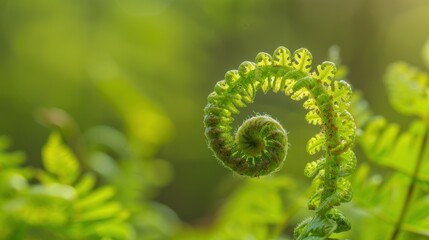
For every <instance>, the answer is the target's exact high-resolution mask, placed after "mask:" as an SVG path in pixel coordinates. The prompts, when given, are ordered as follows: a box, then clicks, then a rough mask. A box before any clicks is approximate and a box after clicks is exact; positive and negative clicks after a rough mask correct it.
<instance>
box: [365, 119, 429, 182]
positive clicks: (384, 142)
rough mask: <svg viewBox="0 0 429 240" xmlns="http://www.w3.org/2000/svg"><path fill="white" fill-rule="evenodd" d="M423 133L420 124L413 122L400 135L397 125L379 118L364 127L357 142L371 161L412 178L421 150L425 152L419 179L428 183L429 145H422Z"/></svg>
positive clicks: (423, 127) (424, 128) (424, 130)
mask: <svg viewBox="0 0 429 240" xmlns="http://www.w3.org/2000/svg"><path fill="white" fill-rule="evenodd" d="M425 132H426V124H425V123H424V122H423V121H414V122H413V123H412V124H411V126H410V127H409V129H408V130H407V131H405V132H402V133H399V127H398V125H397V124H388V123H387V121H386V120H385V119H384V118H382V117H378V118H375V119H374V120H373V121H371V122H370V123H369V124H368V125H367V127H366V128H365V131H364V132H363V134H362V136H361V137H360V138H359V143H360V145H361V146H362V148H363V150H364V152H365V154H366V155H367V156H368V158H369V159H370V160H372V161H374V162H375V163H377V164H380V165H382V166H387V167H390V168H394V169H396V170H398V171H401V172H403V173H406V174H408V175H412V173H413V169H414V165H415V163H416V162H417V158H418V156H419V153H420V151H421V149H422V148H424V149H426V150H425V154H424V155H423V161H422V164H421V168H420V171H419V175H418V178H419V179H420V180H423V181H429V175H428V174H427V171H428V170H429V143H426V146H422V144H423V137H424V134H425Z"/></svg>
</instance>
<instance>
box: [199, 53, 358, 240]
mask: <svg viewBox="0 0 429 240" xmlns="http://www.w3.org/2000/svg"><path fill="white" fill-rule="evenodd" d="M312 59H313V58H312V56H311V54H310V52H309V51H308V50H307V49H304V48H301V49H298V50H297V51H295V53H294V54H293V55H292V54H291V53H290V51H289V50H288V49H287V48H285V47H279V48H277V49H276V50H275V51H274V54H273V56H271V55H269V54H267V53H259V54H258V55H257V56H256V59H255V63H253V62H249V61H245V62H243V63H242V64H241V65H240V66H239V68H238V70H231V71H228V72H227V73H226V74H225V80H222V81H219V82H218V83H216V85H215V88H214V92H212V93H211V94H210V95H209V96H208V104H207V106H206V108H205V109H204V112H205V117H204V125H205V135H206V137H207V140H208V144H209V147H210V148H211V149H212V151H213V152H214V154H215V156H216V157H217V158H218V159H219V160H220V161H221V162H222V163H223V165H225V166H226V167H227V168H229V169H232V170H233V171H235V172H237V173H238V174H241V175H246V176H252V177H256V176H262V175H267V174H270V173H272V172H274V171H276V170H278V169H279V168H280V167H281V165H282V163H283V162H284V159H285V157H286V153H287V149H288V139H287V133H286V131H285V130H284V128H283V127H282V126H281V125H280V123H278V122H277V121H276V120H274V119H273V118H271V117H270V116H268V115H259V116H255V117H252V118H250V119H248V120H246V121H245V122H244V123H243V125H241V126H240V127H239V129H238V130H237V131H236V134H235V135H234V136H233V134H232V131H233V129H232V127H231V124H232V122H233V121H234V118H233V114H238V113H239V108H242V107H245V106H247V105H248V104H250V103H252V102H253V101H254V99H255V95H256V92H257V91H258V90H259V89H261V90H262V91H263V92H264V93H267V92H268V91H269V90H272V91H273V92H284V93H285V94H286V95H287V96H290V97H291V99H293V100H295V101H299V100H302V99H305V98H306V101H305V102H304V104H303V106H304V108H306V109H307V110H309V112H308V113H307V115H306V119H307V122H308V123H310V124H312V125H318V126H320V132H319V133H317V134H316V135H315V136H314V137H312V138H311V139H310V140H309V141H308V144H307V152H308V153H310V154H311V155H313V154H315V153H317V152H321V151H322V152H323V154H322V157H321V158H320V159H318V160H316V161H313V162H311V163H308V164H307V166H306V168H305V171H304V173H305V175H306V176H308V177H314V178H315V180H314V181H313V182H314V185H315V186H316V187H315V189H316V190H315V193H314V194H313V195H312V196H311V198H310V201H309V204H308V207H309V209H311V210H315V211H316V213H315V215H314V216H313V217H311V218H309V219H307V220H305V221H303V222H302V223H301V224H299V225H298V227H297V228H296V229H295V238H297V239H306V238H313V237H321V238H326V237H329V235H330V234H331V233H333V232H342V231H347V230H348V229H350V223H349V221H348V220H347V219H346V218H345V217H344V215H343V214H342V213H341V212H340V211H339V210H337V209H334V206H338V205H339V204H340V203H342V202H348V201H350V200H351V197H352V191H351V187H350V182H349V181H348V180H347V179H346V178H345V177H347V176H349V175H350V174H351V173H352V172H353V170H354V168H355V166H356V157H355V155H354V153H353V151H352V150H351V149H350V147H351V146H352V145H353V142H354V138H355V129H356V126H355V123H354V120H353V118H352V116H351V115H350V113H349V112H348V111H347V108H348V107H349V105H350V97H351V87H350V85H349V84H348V83H347V82H345V81H342V80H341V81H336V80H334V77H335V73H336V67H335V65H334V64H333V63H331V62H323V63H322V64H320V65H318V66H317V67H316V69H315V70H314V71H311V63H312Z"/></svg>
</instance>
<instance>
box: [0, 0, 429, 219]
mask: <svg viewBox="0 0 429 240" xmlns="http://www.w3.org/2000/svg"><path fill="white" fill-rule="evenodd" d="M428 37H429V2H428V1H426V0H360V1H358V0H355V1H344V0H335V1H334V0H300V1H296V0H273V1H256V0H235V1H225V0H205V1H201V0H181V1H174V0H116V1H115V0H73V1H71V0H64V1H53V0H45V1H30V0H1V1H0V116H1V117H0V133H1V134H5V135H8V136H10V137H11V138H12V139H13V143H14V144H13V148H14V149H20V150H24V151H25V152H26V154H27V158H28V159H29V162H30V164H32V165H35V166H38V165H40V148H41V146H42V145H43V144H44V142H45V141H46V138H47V136H48V135H49V132H50V130H49V129H48V128H46V127H43V126H42V125H40V123H38V121H37V115H38V112H39V113H40V109H41V108H44V107H57V108H61V109H64V110H65V111H66V112H68V113H69V114H70V115H71V116H73V118H74V119H75V120H76V122H77V125H78V126H79V128H80V129H81V130H82V131H85V129H88V128H90V127H92V126H95V125H100V124H101V125H109V126H113V127H115V128H117V129H120V130H123V131H126V132H128V133H131V135H132V134H133V133H134V134H135V135H136V136H140V135H143V136H144V138H145V139H146V140H148V139H149V140H148V141H147V142H144V141H140V142H139V140H141V139H139V138H138V137H137V138H136V140H135V141H134V144H136V145H139V144H141V154H142V155H145V154H147V155H151V154H155V156H156V157H157V158H161V159H165V160H167V161H168V162H169V163H171V165H172V169H173V171H174V173H173V174H174V175H173V180H172V182H171V183H170V184H169V185H168V186H167V187H166V188H164V189H163V190H162V191H161V192H160V193H159V194H158V195H157V197H156V199H157V200H158V201H160V202H162V203H164V204H166V205H167V206H169V207H171V208H172V209H173V210H174V211H175V212H176V213H177V214H178V216H179V217H180V218H181V219H182V220H184V221H186V222H188V223H190V224H201V223H204V222H205V221H207V218H210V216H211V215H212V214H213V213H214V212H215V211H216V208H217V207H218V206H219V205H220V204H221V203H222V201H223V199H224V198H225V196H227V194H228V193H229V192H231V190H232V189H234V186H236V185H237V184H238V182H240V181H241V178H240V177H237V176H236V175H234V174H232V173H231V172H230V171H227V170H226V169H224V168H222V167H221V166H220V164H218V163H217V161H216V160H215V159H214V157H213V156H212V153H211V152H210V150H209V149H208V148H207V146H206V141H205V138H204V134H203V132H204V130H203V124H202V118H203V108H204V106H205V105H206V97H207V95H208V94H209V93H210V92H211V91H212V89H213V86H214V84H215V83H216V82H217V81H218V80H221V79H222V78H223V76H224V73H225V72H226V71H227V70H230V69H236V68H237V67H238V65H239V64H240V63H241V62H242V61H244V60H251V61H253V59H254V57H255V56H256V54H257V53H258V52H260V51H266V52H269V53H271V52H272V51H273V50H274V49H275V48H276V47H278V46H280V45H283V46H286V47H288V48H289V49H291V50H292V51H293V50H295V49H297V48H299V47H306V48H308V49H309V50H310V51H311V52H312V54H313V56H314V59H315V60H314V62H315V63H320V62H322V61H324V60H325V59H326V57H327V52H328V49H329V47H330V46H332V45H338V46H340V47H341V56H342V60H343V63H344V64H345V65H347V66H348V67H349V70H350V74H349V81H350V82H351V83H352V84H353V86H354V88H355V89H360V90H362V91H363V92H364V94H365V97H366V98H367V99H368V100H369V102H370V103H371V105H372V108H373V109H374V110H375V112H377V113H381V114H383V115H385V116H388V117H390V118H391V119H393V120H396V121H399V122H403V121H406V120H405V119H401V118H400V117H399V116H398V115H396V114H395V113H394V112H393V110H392V109H391V108H390V107H389V106H388V103H387V100H386V94H385V91H384V89H383V86H382V82H381V78H382V75H383V72H384V71H385V68H386V66H387V65H388V64H389V63H391V62H393V61H396V60H404V61H407V62H409V63H410V64H414V65H417V66H422V65H423V63H422V60H421V56H420V55H421V48H422V46H423V43H424V42H425V41H426V39H427V38H428ZM110 80H115V81H119V82H123V83H119V84H118V85H117V86H116V85H109V84H108V81H110ZM121 84H122V85H121ZM121 86H122V87H123V88H121ZM130 89H131V90H130ZM134 91H136V92H134ZM133 93H134V94H136V93H138V94H136V96H134V95H132V94H133ZM138 101H143V102H146V103H147V104H148V105H144V104H143V105H138V106H146V107H147V108H149V109H156V111H158V112H159V113H162V114H160V115H156V114H155V115H153V116H152V117H151V116H147V115H145V113H147V114H149V113H148V112H150V111H149V110H148V111H146V110H147V109H141V112H139V110H138V109H136V108H133V106H132V105H133V103H135V102H138ZM121 104H122V105H121ZM121 106H122V107H123V106H129V107H130V109H131V110H130V111H135V112H134V113H135V114H137V115H138V114H143V115H144V117H143V116H140V117H141V118H138V117H136V118H133V116H134V115H133V116H128V117H126V116H125V117H124V115H126V114H129V111H128V112H127V111H126V110H124V109H123V108H121ZM121 109H122V110H121ZM254 112H260V113H269V114H271V115H272V116H274V117H276V118H277V119H279V120H280V121H281V122H282V123H283V124H284V126H285V127H286V128H287V129H288V130H289V132H290V135H289V137H290V139H291V144H292V147H291V150H290V152H289V153H288V154H289V156H288V159H287V162H286V164H285V165H284V167H283V169H282V170H281V171H282V172H285V173H287V174H289V175H291V176H293V177H295V178H298V179H304V176H303V174H302V169H303V166H304V164H305V163H306V162H307V161H308V160H310V159H311V157H310V156H307V155H306V154H305V155H303V153H304V152H305V143H306V140H307V139H308V138H309V137H310V136H311V135H312V134H314V132H315V131H316V129H312V128H311V127H307V126H308V125H307V124H306V123H305V120H304V115H305V112H304V110H303V109H301V107H300V104H296V103H292V102H291V101H290V100H288V99H287V98H285V97H284V96H281V95H280V94H278V95H274V94H268V95H266V96H263V95H262V94H260V95H259V96H258V99H257V100H256V103H255V104H254V105H252V107H251V108H247V109H246V110H245V111H243V112H242V114H240V117H239V119H236V123H235V124H236V125H238V124H239V123H241V121H242V120H243V119H244V118H246V116H248V114H252V113H254ZM149 115H150V114H149ZM143 118H144V119H146V120H144V121H142V122H139V119H143ZM124 119H125V120H124ZM157 124H158V126H160V127H159V128H156V127H155V128H152V127H151V128H147V127H146V128H145V126H157ZM130 126H133V127H130ZM139 132H141V134H140V135H139ZM157 138H160V139H157ZM151 139H156V141H155V140H154V141H155V143H157V142H163V143H165V144H163V145H162V146H161V147H160V148H159V149H156V152H150V153H147V152H145V151H153V150H151V149H149V148H147V149H146V148H145V147H144V144H150V142H151V141H150V140H151ZM158 140H159V141H158ZM303 156H305V157H304V158H303Z"/></svg>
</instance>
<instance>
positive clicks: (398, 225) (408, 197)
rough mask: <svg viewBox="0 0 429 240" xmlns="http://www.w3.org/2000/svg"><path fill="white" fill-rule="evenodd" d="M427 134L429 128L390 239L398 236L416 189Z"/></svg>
mask: <svg viewBox="0 0 429 240" xmlns="http://www.w3.org/2000/svg"><path fill="white" fill-rule="evenodd" d="M428 135H429V129H426V131H425V135H424V137H423V141H422V146H421V148H420V152H419V157H418V159H417V162H416V165H415V166H414V171H413V175H412V179H411V182H410V185H409V186H408V190H407V195H406V197H405V201H404V204H403V205H402V210H401V213H400V215H399V219H398V221H397V222H396V225H395V229H394V230H393V233H392V235H391V237H390V240H396V239H397V238H398V236H399V233H400V231H401V228H402V223H403V222H404V219H405V215H406V214H407V211H408V208H409V205H410V203H411V200H412V198H413V195H414V192H415V189H416V183H417V178H418V174H419V170H420V166H421V165H422V162H423V155H424V153H425V146H426V144H427V140H428Z"/></svg>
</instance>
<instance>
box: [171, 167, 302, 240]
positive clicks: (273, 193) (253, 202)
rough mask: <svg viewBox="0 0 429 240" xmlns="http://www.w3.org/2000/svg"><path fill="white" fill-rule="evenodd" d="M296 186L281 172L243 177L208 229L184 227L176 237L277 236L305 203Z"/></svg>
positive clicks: (226, 239)
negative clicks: (271, 174) (266, 175)
mask: <svg viewBox="0 0 429 240" xmlns="http://www.w3.org/2000/svg"><path fill="white" fill-rule="evenodd" d="M299 187H300V186H299V185H297V183H296V182H295V181H294V180H293V179H291V178H289V177H287V176H284V175H277V176H272V177H269V178H264V179H258V180H256V179H246V182H245V183H244V184H242V186H240V188H239V189H237V190H236V191H235V192H234V193H233V194H232V195H231V196H230V197H229V198H228V200H227V202H226V203H225V204H224V205H223V206H222V209H221V210H219V213H218V215H217V217H216V220H215V222H214V223H213V224H212V225H211V227H210V228H208V229H203V230H199V231H198V232H195V230H194V231H190V230H187V229H185V230H183V231H182V232H181V233H180V234H179V235H178V237H177V238H175V239H180V240H182V239H183V240H189V239H195V240H197V239H212V240H216V239H219V240H221V239H223V240H234V239H248V238H250V239H255V240H265V239H280V238H279V235H280V233H281V232H282V231H283V228H284V227H285V225H286V224H287V223H288V222H289V221H290V220H291V218H292V217H293V216H294V215H296V214H297V212H298V210H299V209H301V208H302V207H304V205H305V204H304V201H305V198H304V194H303V193H302V192H300V190H299ZM301 189H302V188H301ZM296 193H298V194H299V195H298V196H300V197H299V198H297V195H296ZM261 196H263V197H261Z"/></svg>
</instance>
